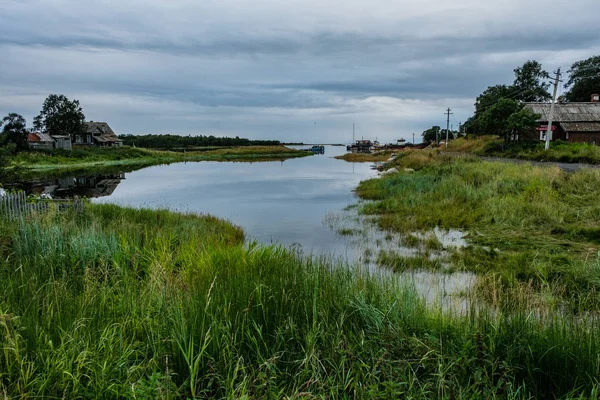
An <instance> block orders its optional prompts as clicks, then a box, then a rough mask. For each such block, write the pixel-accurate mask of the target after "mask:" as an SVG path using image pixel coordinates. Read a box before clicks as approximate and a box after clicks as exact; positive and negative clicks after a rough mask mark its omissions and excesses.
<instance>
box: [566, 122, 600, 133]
mask: <svg viewBox="0 0 600 400" xmlns="http://www.w3.org/2000/svg"><path fill="white" fill-rule="evenodd" d="M560 127H561V128H562V129H563V130H564V131H565V132H600V122H561V123H560Z"/></svg>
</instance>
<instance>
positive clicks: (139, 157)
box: [8, 146, 310, 175]
mask: <svg viewBox="0 0 600 400" xmlns="http://www.w3.org/2000/svg"><path fill="white" fill-rule="evenodd" d="M307 155H310V153H309V152H305V151H298V150H294V149H290V148H287V147H285V146H245V147H232V148H220V149H216V150H210V151H187V152H174V151H159V150H149V149H141V148H132V147H127V146H123V147H118V148H77V149H73V150H72V151H66V150H54V151H51V152H48V151H41V150H39V151H36V150H32V151H27V152H21V153H17V154H15V155H13V156H12V157H10V158H9V159H8V164H9V167H11V168H12V170H16V171H17V172H19V173H21V174H28V173H29V174H30V175H31V174H32V173H38V174H40V173H46V174H48V173H52V172H58V171H70V172H73V171H79V170H87V171H89V170H91V169H96V170H98V169H108V168H114V167H123V168H138V167H146V166H150V165H157V164H169V163H174V162H183V161H233V160H235V161H274V160H284V159H288V158H295V157H305V156H307Z"/></svg>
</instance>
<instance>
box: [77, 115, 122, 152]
mask: <svg viewBox="0 0 600 400" xmlns="http://www.w3.org/2000/svg"><path fill="white" fill-rule="evenodd" d="M85 126H86V129H85V132H84V133H81V134H76V135H75V136H74V139H75V141H74V144H75V145H77V146H99V147H120V146H122V145H123V141H122V140H121V139H119V138H118V137H117V135H116V134H115V132H113V130H112V129H111V128H110V126H109V125H108V124H107V123H106V122H94V121H90V122H86V123H85Z"/></svg>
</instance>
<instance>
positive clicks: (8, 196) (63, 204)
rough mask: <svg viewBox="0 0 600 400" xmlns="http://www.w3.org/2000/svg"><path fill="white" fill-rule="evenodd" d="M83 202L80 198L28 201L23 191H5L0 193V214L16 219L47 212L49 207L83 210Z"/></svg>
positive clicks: (58, 209)
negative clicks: (2, 193)
mask: <svg viewBox="0 0 600 400" xmlns="http://www.w3.org/2000/svg"><path fill="white" fill-rule="evenodd" d="M83 208H84V203H83V201H82V200H81V199H74V200H54V199H35V200H32V201H29V200H28V198H27V195H26V194H25V192H15V193H5V194H4V195H0V216H5V217H6V218H9V219H18V218H21V217H28V216H32V215H40V214H44V213H46V212H48V210H50V209H54V210H57V211H58V212H64V211H68V210H75V211H77V212H81V211H83Z"/></svg>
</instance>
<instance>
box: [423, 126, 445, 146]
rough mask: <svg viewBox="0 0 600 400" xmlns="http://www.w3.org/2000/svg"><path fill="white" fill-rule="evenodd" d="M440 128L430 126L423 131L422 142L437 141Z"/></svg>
mask: <svg viewBox="0 0 600 400" xmlns="http://www.w3.org/2000/svg"><path fill="white" fill-rule="evenodd" d="M440 130H441V128H440V127H439V126H432V127H431V128H429V129H427V130H425V131H423V133H422V134H421V136H422V137H423V142H425V143H433V142H437V140H438V135H439V132H440Z"/></svg>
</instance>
